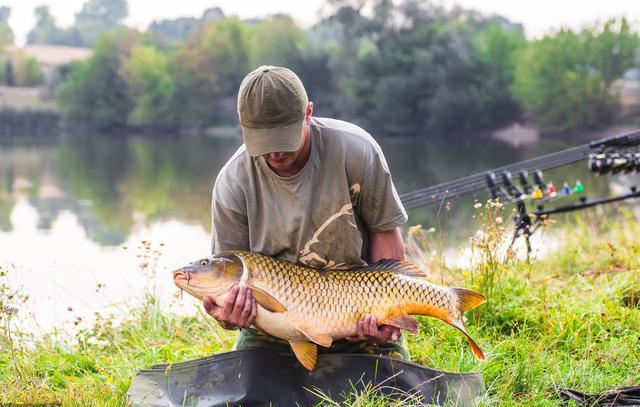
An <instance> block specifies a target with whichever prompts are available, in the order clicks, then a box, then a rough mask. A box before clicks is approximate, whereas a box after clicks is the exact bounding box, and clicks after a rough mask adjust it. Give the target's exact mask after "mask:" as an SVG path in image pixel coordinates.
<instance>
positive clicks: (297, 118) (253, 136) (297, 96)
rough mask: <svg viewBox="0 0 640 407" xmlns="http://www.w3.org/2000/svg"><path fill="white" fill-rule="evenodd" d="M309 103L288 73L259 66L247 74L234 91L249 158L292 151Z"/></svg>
mask: <svg viewBox="0 0 640 407" xmlns="http://www.w3.org/2000/svg"><path fill="white" fill-rule="evenodd" d="M308 103H309V99H308V98H307V92H306V91H305V89H304V86H303V85H302V82H301V81H300V78H298V76H297V75H296V74H295V73H294V72H293V71H291V70H289V69H287V68H281V67H277V66H270V65H269V66H267V65H265V66H261V67H260V68H258V69H256V70H254V71H252V72H250V73H249V74H248V75H247V76H245V78H244V79H243V81H242V84H241V85H240V90H239V91H238V115H239V116H240V126H241V127H242V138H243V139H244V144H245V145H246V147H247V151H248V152H249V155H251V156H253V157H257V156H259V155H263V154H269V153H274V152H280V151H296V150H298V149H299V148H300V144H301V142H302V128H303V126H304V117H305V113H306V111H307V105H308Z"/></svg>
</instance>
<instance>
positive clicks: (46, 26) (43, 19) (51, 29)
mask: <svg viewBox="0 0 640 407" xmlns="http://www.w3.org/2000/svg"><path fill="white" fill-rule="evenodd" d="M34 16H35V18H36V25H35V26H34V27H33V29H32V30H31V31H29V34H27V43H28V44H58V43H59V42H60V40H61V37H62V34H63V33H62V32H61V30H60V29H59V28H58V26H57V25H56V21H55V18H54V17H53V16H52V15H51V11H50V10H49V7H48V6H40V7H37V8H36V9H35V11H34Z"/></svg>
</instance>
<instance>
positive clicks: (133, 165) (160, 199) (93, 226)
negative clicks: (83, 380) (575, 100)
mask: <svg viewBox="0 0 640 407" xmlns="http://www.w3.org/2000/svg"><path fill="white" fill-rule="evenodd" d="M379 142H380V144H381V145H382V148H383V150H384V151H385V154H386V157H387V160H388V163H389V166H390V168H391V171H392V174H393V177H394V181H395V183H396V187H397V189H398V191H399V192H400V193H403V192H409V191H411V190H413V189H417V188H421V187H426V186H429V185H433V184H436V183H439V182H443V181H446V180H450V179H454V178H457V177H461V176H465V175H469V174H472V173H476V172H480V171H483V170H486V169H489V168H493V167H497V166H500V165H504V164H508V163H511V162H515V161H519V160H523V159H526V158H530V157H533V156H537V155H540V154H544V153H547V152H550V151H553V150H554V149H559V148H564V147H565V146H563V145H562V144H561V143H558V142H553V141H543V142H540V143H538V144H536V145H534V146H532V147H529V148H515V147H512V146H510V145H508V144H505V143H503V142H499V141H495V140H492V139H490V138H487V137H481V138H467V139H451V138H438V137H433V138H425V139H423V140H419V139H408V138H402V139H380V140H379ZM239 145H240V140H239V138H233V137H232V138H216V137H205V136H203V137H188V138H168V137H156V138H153V137H117V136H116V137H105V136H89V135H88V136H83V137H78V136H74V137H71V136H68V137H60V138H55V139H54V138H49V139H44V140H43V139H38V140H28V139H16V140H13V141H7V140H5V141H1V142H0V267H2V269H3V270H5V271H7V272H8V276H7V277H6V278H7V279H8V282H9V284H10V286H11V287H12V289H14V290H16V289H17V290H20V292H22V293H25V294H27V295H28V296H29V298H28V300H26V302H25V303H24V304H20V307H19V308H20V312H19V313H20V314H21V315H22V316H23V317H24V316H28V318H23V319H27V320H28V321H27V322H24V321H23V322H24V323H27V324H30V325H31V326H36V327H38V329H40V330H41V331H50V330H51V329H54V328H55V329H62V330H65V329H67V328H70V327H74V326H76V325H81V324H83V323H85V321H90V320H91V319H92V318H93V316H94V315H95V314H94V313H95V312H99V313H101V314H107V315H108V314H109V313H111V314H115V315H117V314H118V313H123V312H124V310H126V306H127V305H131V304H133V303H135V302H136V301H138V300H139V299H140V298H141V296H142V293H143V292H144V291H145V290H149V289H155V290H156V291H157V293H158V294H159V295H160V296H161V297H162V298H164V299H167V302H169V300H170V299H174V298H175V297H176V293H177V291H176V289H175V288H174V287H173V283H172V281H171V278H170V274H169V272H170V270H172V269H173V268H175V267H176V266H179V265H182V264H184V263H186V262H187V261H191V260H193V259H195V258H197V257H199V256H202V255H205V254H208V253H209V231H210V222H211V220H210V211H209V207H210V197H211V188H212V186H213V182H214V180H215V177H216V174H217V172H218V171H219V169H220V168H221V167H222V166H223V165H224V163H225V162H226V160H227V158H228V157H229V156H230V155H231V154H232V153H233V152H234V151H235V150H236V149H237V147H238V146H239ZM584 167H585V165H584V163H581V164H579V165H575V166H572V167H568V168H564V169H563V170H562V171H563V172H562V173H560V172H559V171H556V172H555V174H554V173H549V174H545V175H546V179H547V180H548V179H552V180H553V181H554V182H555V183H556V185H557V186H559V187H561V186H562V183H563V182H564V180H565V179H564V178H562V177H565V176H566V177H567V178H568V179H569V180H571V182H573V181H575V179H577V178H580V179H581V180H582V181H583V182H584V184H585V186H586V189H587V191H596V196H602V195H606V194H608V193H609V187H610V184H609V179H608V178H601V179H595V178H593V177H590V176H589V174H588V173H587V171H586V168H584ZM477 198H479V199H486V195H484V193H480V194H479V195H478V196H477ZM473 200H474V197H467V198H465V199H463V200H459V201H454V202H451V203H450V204H448V205H446V206H447V207H448V208H449V209H446V208H443V207H440V208H438V207H435V208H420V209H416V210H413V211H411V212H410V221H409V224H412V225H413V224H418V223H419V224H422V225H423V227H425V228H429V227H435V229H436V233H439V236H440V237H441V238H442V240H443V241H444V242H445V243H444V244H445V245H447V246H451V247H455V246H456V245H458V244H459V243H460V242H464V241H465V239H466V238H468V237H469V236H471V235H472V234H473V233H474V230H475V229H476V227H477V225H475V224H474V220H473V219H472V217H471V215H472V213H473V208H472V205H473ZM142 241H148V242H150V245H151V249H145V247H148V246H145V244H142V243H141V242H142ZM155 251H157V252H158V253H155ZM156 261H157V266H156V267H155V270H156V274H155V275H150V274H149V271H148V268H149V267H147V271H145V263H149V262H151V263H154V262H156ZM1 283H2V282H1V281H0V285H1ZM151 286H153V287H151ZM154 287H155V288H154ZM1 294H2V292H1V291H0V300H1V299H2V297H1ZM5 294H6V293H5ZM171 302H172V305H171V307H174V308H175V309H177V310H183V311H185V310H186V311H187V312H188V310H191V311H192V310H193V309H194V307H195V305H194V304H193V303H192V302H191V301H190V300H186V299H185V300H183V301H171Z"/></svg>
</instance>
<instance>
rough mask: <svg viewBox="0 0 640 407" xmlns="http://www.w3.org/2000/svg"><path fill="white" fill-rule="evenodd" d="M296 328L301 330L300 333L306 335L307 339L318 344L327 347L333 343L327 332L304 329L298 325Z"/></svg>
mask: <svg viewBox="0 0 640 407" xmlns="http://www.w3.org/2000/svg"><path fill="white" fill-rule="evenodd" d="M297 328H298V331H300V332H302V334H303V335H304V336H306V337H307V339H309V340H310V341H311V342H313V343H316V344H318V345H320V346H324V347H325V348H328V347H329V346H331V344H332V343H333V337H332V336H331V335H329V334H324V333H317V332H312V331H311V330H309V329H306V328H305V327H302V326H298V327H297Z"/></svg>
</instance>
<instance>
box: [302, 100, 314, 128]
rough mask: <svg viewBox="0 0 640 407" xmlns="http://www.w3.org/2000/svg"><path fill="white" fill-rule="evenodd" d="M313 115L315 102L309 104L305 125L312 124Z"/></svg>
mask: <svg viewBox="0 0 640 407" xmlns="http://www.w3.org/2000/svg"><path fill="white" fill-rule="evenodd" d="M312 115H313V102H309V104H307V112H306V113H305V115H304V123H305V124H309V123H311V116H312Z"/></svg>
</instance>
